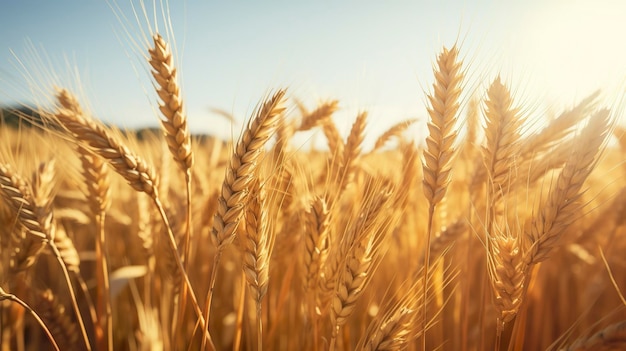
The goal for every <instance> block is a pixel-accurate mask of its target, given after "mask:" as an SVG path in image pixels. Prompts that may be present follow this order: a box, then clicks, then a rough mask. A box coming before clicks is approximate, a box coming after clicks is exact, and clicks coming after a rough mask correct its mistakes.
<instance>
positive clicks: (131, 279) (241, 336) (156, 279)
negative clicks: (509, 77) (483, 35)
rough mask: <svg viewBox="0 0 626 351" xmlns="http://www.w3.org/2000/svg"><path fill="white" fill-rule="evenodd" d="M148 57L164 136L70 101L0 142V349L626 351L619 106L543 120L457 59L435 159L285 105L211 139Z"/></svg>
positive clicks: (432, 98) (436, 126)
mask: <svg viewBox="0 0 626 351" xmlns="http://www.w3.org/2000/svg"><path fill="white" fill-rule="evenodd" d="M143 34H144V35H145V38H149V39H150V40H145V47H144V48H143V49H144V51H145V52H144V55H145V57H146V62H145V65H146V67H148V68H147V70H149V71H150V72H151V74H152V79H153V82H154V88H155V90H154V93H152V94H153V99H154V101H155V103H156V104H157V105H158V111H157V113H158V116H156V117H155V118H158V120H159V121H160V127H161V129H160V131H155V132H148V133H143V134H136V133H133V132H131V131H124V132H122V131H119V130H117V129H115V128H114V127H111V126H108V125H106V124H104V123H103V122H101V121H100V120H98V119H97V118H95V117H94V116H93V115H92V114H91V112H90V111H89V109H88V108H87V107H86V106H89V103H88V102H86V101H80V99H79V96H80V94H79V92H77V91H72V90H71V89H70V88H69V87H65V86H56V87H48V88H49V89H50V90H49V92H48V96H49V97H50V99H52V100H53V101H54V104H53V105H52V106H40V108H39V109H38V111H37V114H36V116H37V118H35V117H33V115H32V114H27V113H24V112H19V113H18V115H19V116H20V117H21V121H20V122H19V123H18V126H19V128H14V127H11V126H9V125H8V124H7V123H4V122H3V123H2V125H1V126H0V194H1V195H2V196H1V201H0V246H1V248H2V250H0V258H1V264H0V268H1V276H2V280H1V281H0V287H1V289H0V298H1V300H2V302H1V309H0V314H1V328H0V332H1V338H0V343H1V347H2V350H98V351H103V350H130V351H134V350H262V349H266V350H331V351H333V350H544V349H549V350H568V351H573V350H621V349H626V309H625V307H626V300H625V299H624V297H623V294H622V289H623V288H624V287H626V271H625V268H626V267H625V266H626V261H625V260H624V255H623V250H625V249H626V239H622V235H624V234H625V233H624V231H625V230H626V226H625V224H626V222H625V219H626V196H625V194H626V178H625V177H626V174H625V172H626V167H624V166H623V162H624V157H626V133H625V130H624V129H623V128H622V127H620V126H619V125H618V124H617V123H616V121H617V120H618V118H619V117H620V116H622V115H623V113H624V111H623V105H621V104H620V103H619V101H621V100H620V99H623V96H621V97H619V98H618V99H617V101H618V102H614V103H606V102H605V101H607V99H605V98H603V96H602V95H601V94H600V93H594V94H592V95H590V96H588V97H586V98H584V99H582V100H581V101H580V102H579V103H577V104H575V105H573V106H571V107H570V108H567V109H565V110H564V111H561V112H560V113H558V114H556V115H555V116H554V117H552V118H549V119H548V118H547V117H545V116H537V115H535V114H533V109H532V108H531V107H529V106H525V105H524V102H523V101H519V100H518V99H517V98H516V96H515V94H514V93H512V91H511V82H507V81H506V80H505V79H503V78H501V77H500V76H494V77H483V78H481V79H484V81H482V82H480V84H476V86H478V87H480V88H471V87H469V85H468V84H467V82H466V78H467V77H468V76H470V75H472V72H471V67H470V66H469V65H468V64H467V63H466V62H464V54H463V51H462V48H461V47H460V46H459V45H458V44H454V43H453V44H452V45H450V46H449V47H444V48H442V49H441V51H440V52H439V53H434V54H437V55H433V57H434V62H435V63H434V65H433V77H432V78H431V79H430V80H431V81H432V86H431V87H430V88H428V89H427V91H426V96H425V99H426V101H427V103H428V106H427V109H426V111H423V114H424V115H427V116H428V117H427V118H428V121H427V122H426V123H425V125H426V126H427V132H426V135H427V137H426V138H425V139H423V140H422V139H419V138H416V137H415V136H414V135H411V133H410V131H411V129H410V128H409V127H410V126H411V125H413V124H415V123H416V120H414V119H410V120H406V121H402V122H400V123H398V124H396V125H393V126H392V127H390V128H389V129H388V130H386V131H372V130H369V129H368V128H367V126H368V121H369V118H370V117H369V115H368V113H367V112H366V111H361V112H360V113H358V114H356V115H354V116H353V122H352V124H351V127H350V128H349V130H345V131H344V130H343V129H342V128H340V127H339V126H338V124H336V122H335V119H334V118H333V117H334V114H335V113H336V112H337V111H338V110H339V109H341V102H340V101H325V102H321V103H319V104H318V105H312V104H311V102H310V101H309V100H307V97H306V96H293V95H291V93H290V91H289V90H284V89H276V90H272V91H271V92H270V93H268V94H267V96H264V97H262V98H261V99H260V102H259V104H258V106H257V108H256V110H255V111H254V112H253V113H252V114H251V116H250V117H249V119H248V120H247V122H246V124H245V126H244V127H242V130H241V132H240V135H239V136H238V137H236V138H233V140H226V141H222V140H220V139H218V138H198V137H194V136H193V135H191V133H190V131H189V127H188V119H187V115H186V110H185V102H184V101H185V97H184V94H183V93H182V89H181V87H180V82H179V79H178V74H177V72H178V67H177V62H176V61H175V57H174V56H173V55H172V50H171V47H170V45H171V44H170V43H169V42H168V37H169V36H168V35H166V34H167V33H159V32H157V31H156V29H155V30H154V31H153V32H150V33H143ZM162 34H164V35H162ZM3 121H4V119H3ZM31 124H32V127H29V126H31ZM311 130H314V131H318V132H319V133H320V134H321V135H323V136H324V138H325V139H324V141H325V145H324V147H322V148H311V149H310V150H308V151H306V150H305V149H306V148H304V147H301V142H300V141H296V140H299V139H298V137H299V135H302V134H303V133H305V132H307V131H311ZM366 136H369V137H370V138H373V139H372V140H375V142H374V143H373V145H374V146H373V147H370V146H367V145H366V144H365V143H364V140H365V138H366ZM300 140H301V139H300ZM622 241H623V242H622Z"/></svg>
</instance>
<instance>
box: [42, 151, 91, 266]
mask: <svg viewBox="0 0 626 351" xmlns="http://www.w3.org/2000/svg"><path fill="white" fill-rule="evenodd" d="M55 164H56V162H55V161H54V160H50V161H48V162H42V163H41V164H40V165H39V167H37V170H36V171H35V172H33V175H32V194H33V203H34V204H35V206H36V207H35V209H36V210H37V211H38V212H39V213H40V216H42V217H44V218H45V219H44V222H45V223H47V224H48V229H46V230H47V231H48V232H51V233H53V235H51V236H52V240H53V242H54V244H55V245H56V247H57V249H58V250H59V253H60V255H61V259H62V260H63V263H64V264H65V266H66V267H67V270H68V271H71V272H75V273H78V272H79V271H80V258H79V256H78V252H77V251H76V248H75V247H74V243H73V242H72V240H71V239H70V238H69V237H68V236H67V233H66V232H65V230H64V229H63V228H62V227H61V228H58V227H57V226H56V223H55V222H54V219H53V218H52V202H53V200H54V195H55V194H54V188H55V187H56V179H55V178H56V171H55Z"/></svg>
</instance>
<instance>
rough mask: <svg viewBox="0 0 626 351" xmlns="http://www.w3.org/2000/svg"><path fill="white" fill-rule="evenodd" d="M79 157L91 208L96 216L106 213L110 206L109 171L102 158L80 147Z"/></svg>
mask: <svg viewBox="0 0 626 351" xmlns="http://www.w3.org/2000/svg"><path fill="white" fill-rule="evenodd" d="M78 155H79V158H80V162H81V165H82V174H83V177H84V178H85V185H86V186H87V199H88V200H89V207H90V209H91V212H92V213H93V214H94V215H97V214H100V213H102V212H104V211H106V209H107V208H108V206H109V204H110V182H109V171H108V169H107V167H106V163H104V161H102V159H101V158H100V157H98V156H96V155H95V154H93V153H92V152H91V151H89V150H87V149H86V148H84V147H82V146H80V145H79V146H78Z"/></svg>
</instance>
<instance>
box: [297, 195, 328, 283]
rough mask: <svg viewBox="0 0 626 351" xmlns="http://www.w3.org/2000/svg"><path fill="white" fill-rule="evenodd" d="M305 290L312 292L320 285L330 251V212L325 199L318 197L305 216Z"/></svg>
mask: <svg viewBox="0 0 626 351" xmlns="http://www.w3.org/2000/svg"><path fill="white" fill-rule="evenodd" d="M305 225H306V234H305V238H304V247H305V252H304V257H303V263H304V275H305V276H304V290H305V292H311V291H312V290H313V289H315V287H316V286H317V284H318V281H319V275H320V272H321V267H322V265H323V264H324V262H325V261H326V257H327V256H328V250H329V245H330V242H329V230H330V212H329V210H328V206H327V203H326V201H325V200H324V198H322V197H318V196H316V197H315V198H314V199H313V201H312V202H311V208H310V209H308V210H307V212H306V214H305Z"/></svg>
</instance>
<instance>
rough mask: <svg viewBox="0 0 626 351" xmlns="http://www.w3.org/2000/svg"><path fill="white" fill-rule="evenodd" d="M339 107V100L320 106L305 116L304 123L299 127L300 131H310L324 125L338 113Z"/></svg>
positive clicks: (303, 117)
mask: <svg viewBox="0 0 626 351" xmlns="http://www.w3.org/2000/svg"><path fill="white" fill-rule="evenodd" d="M338 105H339V102H338V101H337V100H333V101H330V102H325V103H323V104H321V105H319V106H318V107H317V108H316V109H315V110H313V111H311V112H309V113H307V114H305V115H303V116H302V122H300V126H298V131H305V130H310V129H313V128H315V127H317V126H319V125H322V124H323V123H324V122H325V121H326V120H327V119H329V118H330V117H331V116H332V115H333V113H335V111H337V109H338V108H339V107H338Z"/></svg>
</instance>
